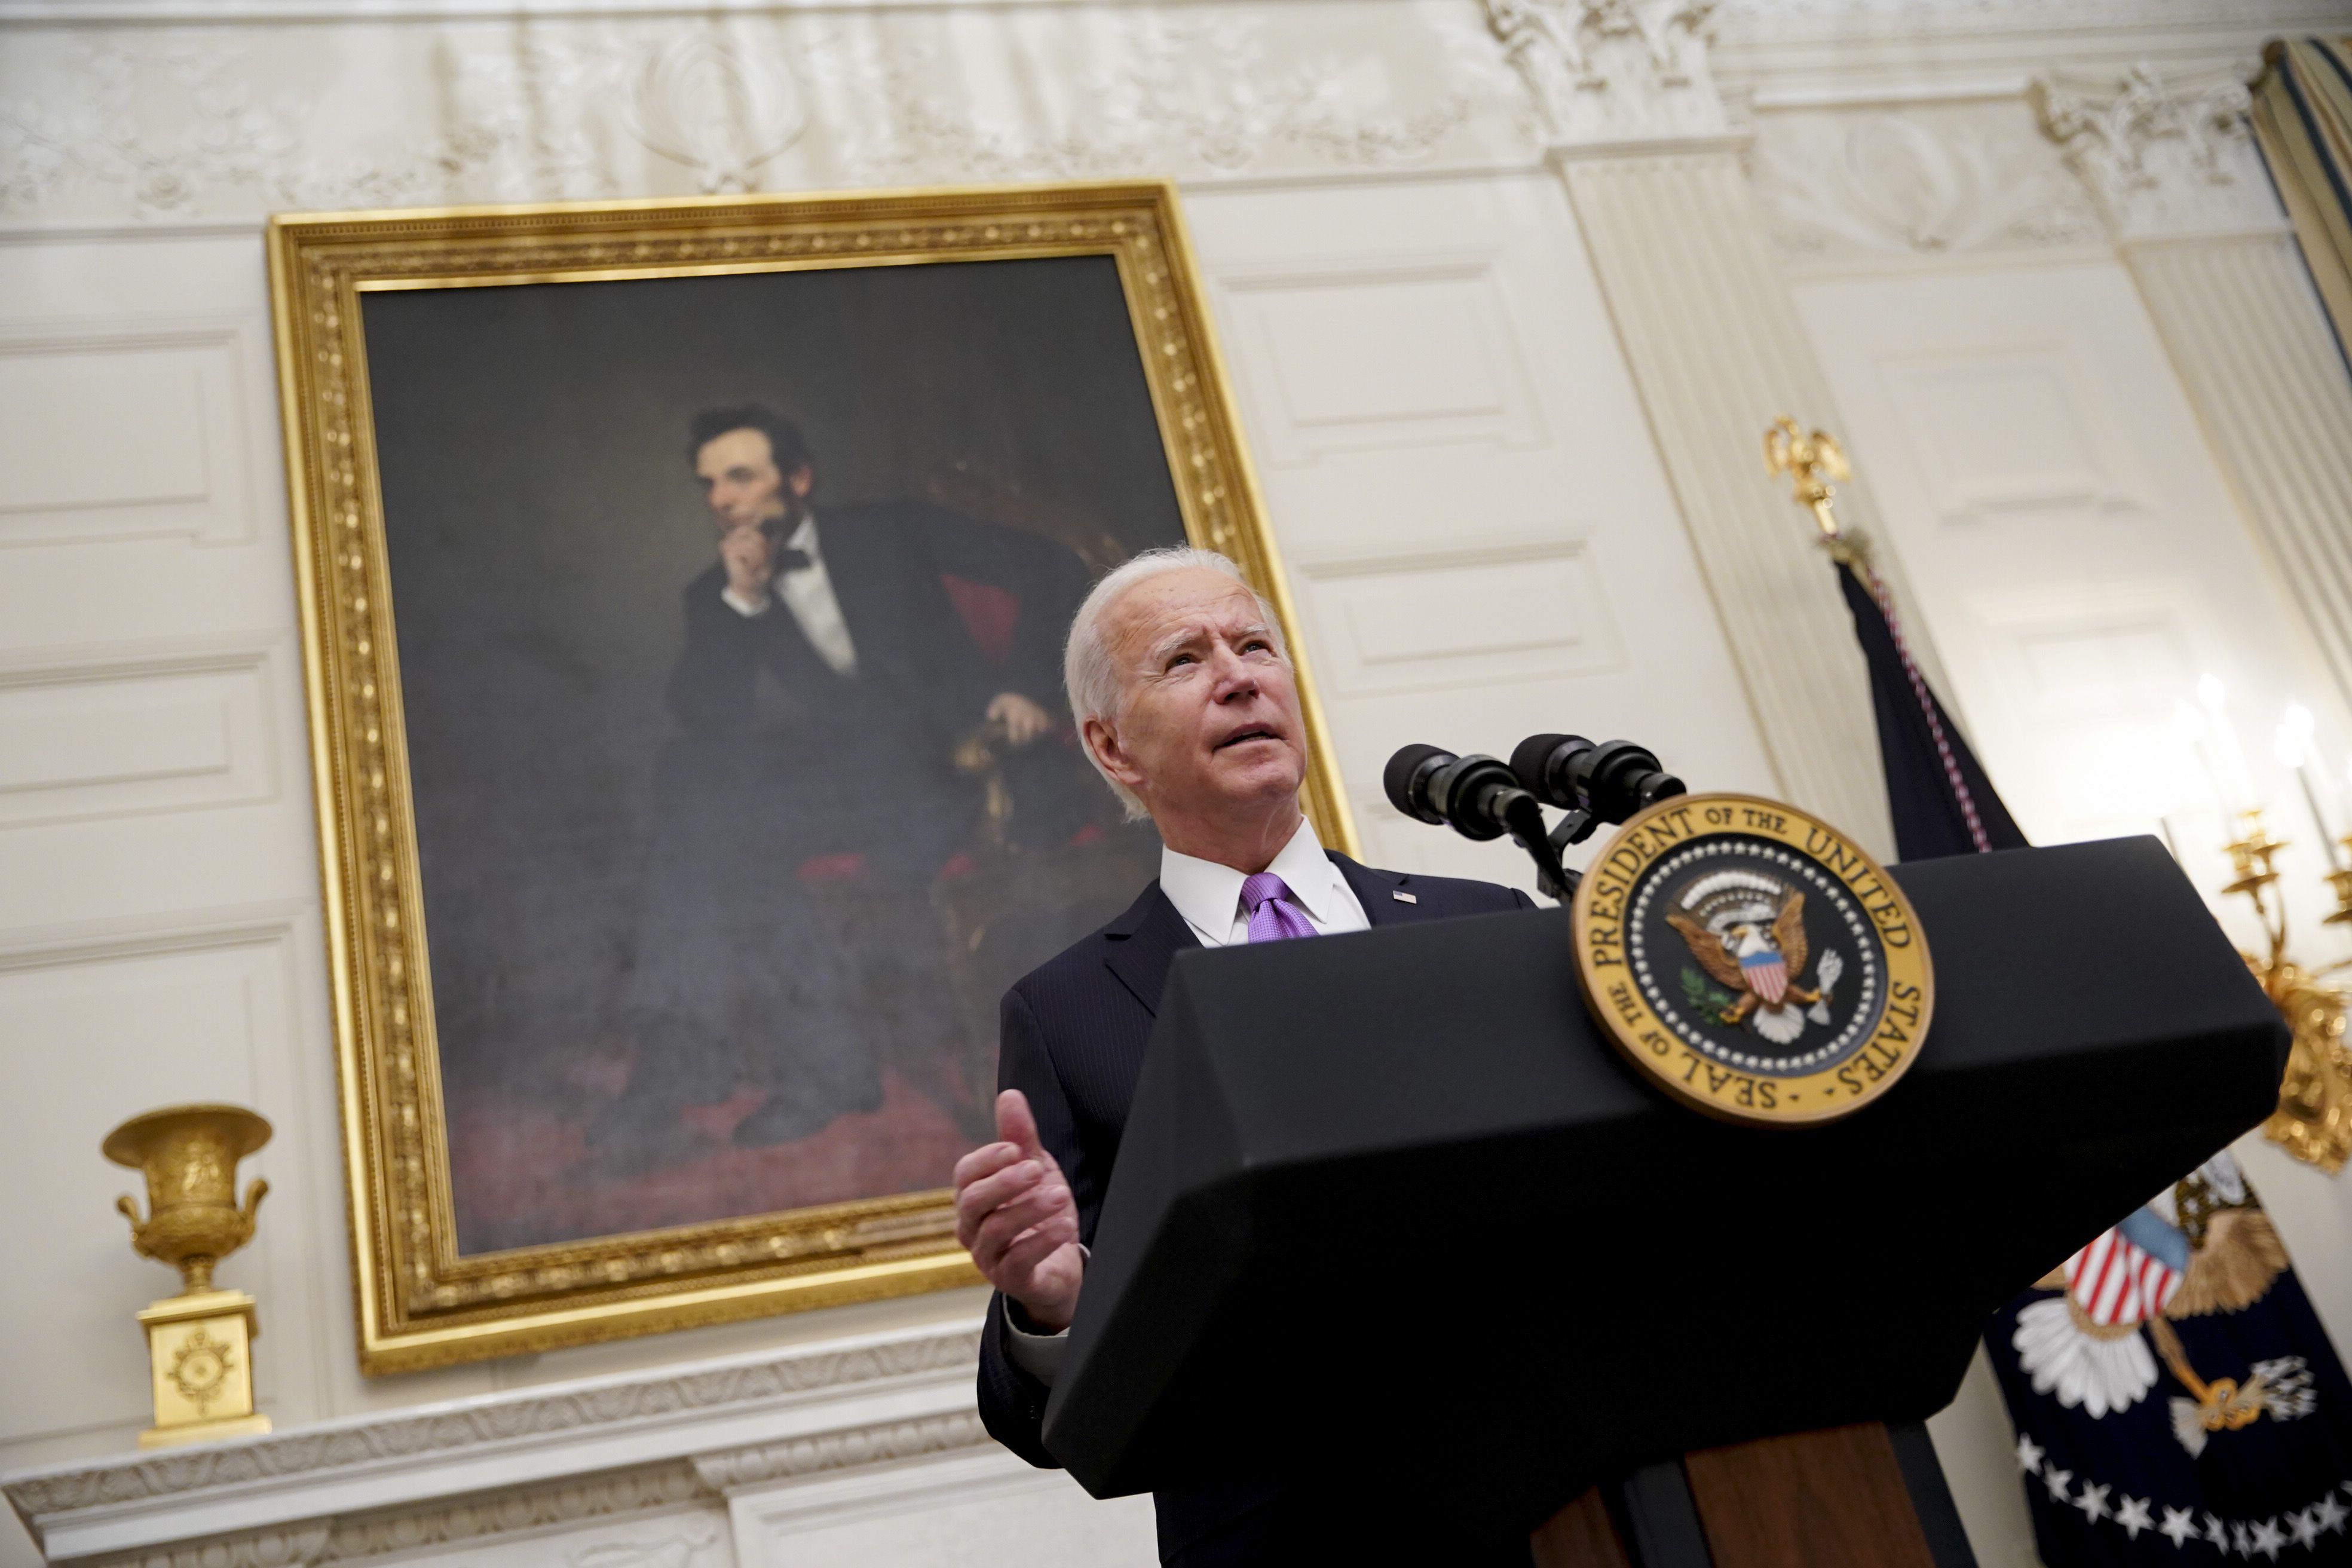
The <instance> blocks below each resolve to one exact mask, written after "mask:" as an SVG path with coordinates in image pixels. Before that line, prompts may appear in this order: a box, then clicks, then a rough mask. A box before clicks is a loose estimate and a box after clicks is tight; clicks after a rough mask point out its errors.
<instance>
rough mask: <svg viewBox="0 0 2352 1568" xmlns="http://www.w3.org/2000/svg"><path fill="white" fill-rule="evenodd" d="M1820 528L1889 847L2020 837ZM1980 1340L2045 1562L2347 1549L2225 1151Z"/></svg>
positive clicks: (2311, 1418) (2257, 1223) (2214, 1558)
mask: <svg viewBox="0 0 2352 1568" xmlns="http://www.w3.org/2000/svg"><path fill="white" fill-rule="evenodd" d="M1824 532H1825V533H1826V534H1827V535H1828V537H1829V539H1830V541H1831V542H1832V552H1833V553H1834V554H1835V555H1836V556H1837V557H1838V567H1837V570H1838V574H1839V578H1840V585H1841V586H1842V587H1843V590H1844V592H1845V599H1846V605H1847V607H1848V608H1849V609H1850V610H1852V611H1853V624H1854V632H1855V635H1856V636H1857V637H1859V638H1860V639H1861V642H1862V651H1863V658H1864V660H1865V661H1866V662H1867V663H1868V665H1869V667H1870V688H1871V697H1872V702H1873V706H1874V709H1875V710H1876V714H1877V720H1878V740H1879V751H1880V753H1881V757H1882V759H1883V762H1884V764H1885V770H1886V793H1887V797H1888V803H1889V805H1891V806H1892V807H1893V813H1894V819H1895V848H1896V851H1897V855H1898V858H1900V859H1903V860H1920V859H1927V858H1933V857H1936V856H1943V855H1965V854H1969V853H1983V852H1986V851H1989V850H1994V849H2011V848H2021V847H2024V845H2025V836H2024V835H2023V834H2022V833H2021V832H2020V831H2019V830H2018V826H2017V823H2016V821H2015V820H2014V819H2013V818H2012V817H2011V816H2010V815H2009V811H2008V808H2007V807H2005V806H2004V805H2002V804H2001V801H2000V795H1997V794H1996V793H1994V790H1993V787H1992V782H1991V780H1990V779H1989V778H1987V777H1986V776H1985V772H1984V769H1983V768H1982V767H1981V766H1980V765H1979V763H1978V762H1977V760H1976V757H1975V756H1974V755H1973V754H1972V753H1971V752H1969V747H1968V742H1966V741H1965V740H1963V739H1962V738H1961V736H1960V733H1959V731H1958V729H1957V728H1956V727H1955V726H1954V725H1953V724H1952V721H1951V718H1950V716H1949V715H1948V713H1946V712H1945V710H1944V707H1943V704H1942V703H1940V702H1939V701H1937V699H1936V694H1935V692H1934V691H1933V690H1931V689H1929V688H1928V685H1927V680H1926V679H1924V678H1923V677H1922V676H1921V674H1920V672H1919V668H1918V666H1917V665H1916V663H1915V662H1914V661H1913V660H1912V658H1911V656H1910V653H1909V651H1908V650H1907V649H1906V647H1905V645H1904V640H1903V630H1902V626H1901V623H1900V621H1899V620H1898V619H1897V618H1896V616H1895V607H1894V605H1893V602H1892V600H1891V599H1890V598H1889V596H1888V595H1887V593H1886V590H1885V586H1884V584H1881V583H1880V581H1879V580H1878V578H1877V576H1876V574H1874V573H1872V572H1871V570H1870V568H1869V565H1868V563H1867V562H1866V561H1864V560H1863V559H1862V558H1861V557H1860V554H1859V552H1858V550H1857V549H1856V547H1855V546H1854V545H1853V543H1852V542H1849V541H1847V540H1845V539H1843V538H1842V537H1841V536H1839V535H1838V534H1837V533H1835V532H1834V531H1831V530H1830V529H1829V527H1828V526H1827V525H1826V524H1825V527H1824ZM2086 1135H2093V1134H2091V1133H2089V1132H2087V1131H2086ZM1990 1190H1992V1189H1991V1187H1990V1186H1989V1191H1990ZM2019 1201H2023V1202H2031V1201H2032V1194H2020V1198H2019ZM1985 1348H1986V1350H1987V1351H1988V1352H1990V1355H1991V1358H1992V1364H1993V1371H1994V1373H1995V1374H1996V1376H1997V1377H1998V1379H1999V1381H2000V1392H2001V1398H2002V1401H2003V1402H2004V1403H2005V1404H2006V1405H2008V1406H2009V1415H2010V1420H2011V1424H2012V1425H2013V1426H2015V1427H2016V1429H2017V1465H2018V1470H2019V1473H2020V1477H2021V1480H2022V1482H2023V1484H2024V1488H2025V1500H2026V1505H2027V1508H2028V1510H2030V1511H2031V1513H2032V1518H2033V1537H2034V1543H2035V1546H2036V1548H2037V1550H2038V1552H2039V1553H2040V1555H2041V1558H2042V1562H2043V1563H2044V1564H2046V1565H2047V1568H2131V1565H2137V1564H2147V1563H2178V1564H2198V1563H2225V1562H2227V1563H2251V1562H2261V1563H2315V1564H2316V1563H2352V1382H2347V1380H2346V1377H2345V1373H2344V1368H2343V1364H2342V1363H2340V1362H2339V1361H2338V1360H2337V1358H2336V1352H2335V1350H2334V1348H2333V1347H2332V1346H2331V1345H2330V1344H2329V1342H2328V1340H2327V1335H2326V1331H2325V1330H2324V1329H2322V1328H2321V1326H2320V1323H2319V1320H2318V1318H2317V1316H2316V1315H2315V1313H2314V1312H2313V1311H2312V1310H2311V1303H2310V1301H2309V1300H2307V1299H2305V1296H2304V1293H2303V1287H2302V1285H2301V1284H2300V1283H2299V1282H2298V1281H2297V1280H2296V1279H2295V1276H2294V1267H2293V1265H2292V1264H2291V1263H2289V1261H2288V1260H2287V1255H2286V1247H2285V1246H2284V1243H2282V1242H2281V1241H2280V1239H2279V1237H2278V1233H2277V1231H2276V1230H2275V1229H2273V1226H2272V1225H2271V1222H2270V1217H2269V1215H2266V1214H2265V1213H2263V1206H2262V1203H2261V1200H2260V1199H2259V1198H2258V1197H2257V1196H2256V1195H2255V1194H2254V1191H2253V1187H2252V1184H2250V1183H2248V1182H2247V1180H2246V1178H2245V1174H2244V1173H2243V1172H2242V1171H2241V1170H2240V1169H2239V1168H2238V1164H2237V1162H2236V1161H2235V1160H2234V1159H2233V1158H2231V1155H2230V1153H2229V1152H2228V1151H2226V1150H2224V1151H2223V1152H2221V1153H2219V1154H2216V1155H2215V1156H2214V1157H2213V1158H2212V1159H2210V1160H2209V1161H2207V1162H2206V1163H2204V1164H2203V1165H2201V1166H2200V1167H2199V1168H2198V1169H2197V1170H2196V1171H2194V1172H2192V1173H2189V1175H2188V1176H2186V1177H2184V1178H2183V1179H2182V1180H2180V1181H2179V1182H2177V1183H2175V1184H2173V1185H2172V1186H2171V1187H2170V1188H2169V1189H2168V1190H2167V1191H2165V1192H2163V1193H2160V1194H2157V1195H2156V1196H2155V1197H2154V1198H2153V1199H2151V1200H2150V1201H2149V1202H2148V1203H2147V1204H2146V1205H2143V1206H2142V1207H2140V1208H2138V1209H2136V1210H2134V1211H2133V1212H2132V1214H2130V1215H2128V1216H2126V1218H2125V1219H2123V1220H2122V1221H2121V1222H2120V1223H2118V1224H2117V1225H2116V1226H2112V1227H2111V1228H2109V1229H2108V1230H2106V1231H2105V1232H2103V1233H2102V1234H2100V1235H2099V1236H2096V1237H2092V1238H2090V1239H2089V1240H2088V1241H2086V1242H2085V1243H2084V1246H2083V1247H2081V1248H2080V1249H2079V1250H2077V1251H2076V1252H2075V1253H2074V1256H2073V1257H2071V1258H2063V1259H2058V1258H2053V1259H2052V1268H2051V1270H2050V1272H2049V1273H2048V1274H2047V1275H2045V1276H2044V1277H2043V1278H2042V1279H2041V1280H2039V1281H2038V1282H2036V1284H2035V1285H2034V1286H2033V1288H2032V1289H2030V1290H2028V1291H2026V1292H2025V1293H2024V1294H2023V1295H2021V1296H2019V1297H2018V1298H2017V1299H2016V1300H2013V1301H2011V1303H2010V1304H2009V1305H2008V1306H2006V1307H2004V1308H2002V1309H2001V1310H2000V1311H1999V1312H1996V1313H1995V1314H1994V1315H1993V1318H1992V1321H1991V1322H1990V1324H1989V1325H1987V1327H1986V1330H1985Z"/></svg>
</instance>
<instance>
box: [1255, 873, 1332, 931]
mask: <svg viewBox="0 0 2352 1568" xmlns="http://www.w3.org/2000/svg"><path fill="white" fill-rule="evenodd" d="M1242 908H1244V909H1245V910H1249V939H1250V941H1252V942H1281V941H1283V940H1284V939H1285V938H1287V937H1294V936H1313V935H1315V934H1316V931H1315V928H1314V926H1313V925H1311V924H1310V923H1308V921H1307V911H1306V910H1302V909H1300V908H1299V907H1298V906H1297V904H1295V903H1292V902H1291V901H1290V884H1289V883H1287V882H1286V881H1284V880H1283V879H1281V878H1279V877H1277V876H1276V875H1275V874H1274V873H1273V872H1271V871H1260V872H1259V873H1258V874H1257V875H1256V876H1255V877H1245V878H1244V879H1242Z"/></svg>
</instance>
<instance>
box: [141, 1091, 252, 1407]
mask: <svg viewBox="0 0 2352 1568" xmlns="http://www.w3.org/2000/svg"><path fill="white" fill-rule="evenodd" d="M269 1131H270V1128H269V1123H268V1122H267V1121H263V1120H262V1119H261V1118H260V1117H259V1116H257V1115H255V1114H254V1113H253V1112H252V1111H250V1110H245V1109H243V1108H242V1107H239V1106H235V1105H173V1106H166V1107H165V1108H163V1110H151V1111H148V1112H147V1113H146V1114H145V1115H143V1116H134V1117H132V1118H131V1120H130V1121H126V1122H124V1123H123V1124H122V1125H121V1126H120V1127H118V1128H116V1129H115V1130H114V1131H111V1132H110V1133H108V1134H107V1135H106V1142H104V1143H102V1144H101V1145H100V1149H101V1151H102V1152H104V1153H105V1155H106V1157H107V1158H108V1159H110V1160H111V1161H113V1162H114V1163H116V1164H118V1165H128V1166H130V1167H131V1169H133V1170H135V1171H140V1172H142V1173H144V1174H145V1175H146V1178H147V1217H146V1218H144V1219H142V1218H140V1216H139V1205H138V1204H137V1203H136V1202H135V1201H134V1200H133V1199H132V1198H131V1196H130V1195H129V1194H124V1195H123V1196H121V1197H120V1198H118V1199H116V1200H115V1205H114V1206H115V1207H116V1208H117V1209H119V1210H121V1212H122V1214H123V1215H124V1217H126V1218H127V1219H129V1220H130V1221H131V1247H132V1248H133V1249H134V1250H135V1251H137V1252H138V1253H139V1254H140V1255H141V1256H142V1257H144V1258H154V1259H155V1260H156V1261H157V1262H159V1263H168V1264H170V1265H172V1266H173V1268H177V1269H178V1270H179V1271H180V1281H181V1284H182V1286H183V1289H182V1290H181V1292H180V1293H179V1294H178V1295H176V1296H167V1297H165V1298H164V1299H163V1300H160V1301H157V1302H155V1303H154V1304H153V1305H152V1306H150V1307H148V1308H146V1309H145V1310H143V1311H142V1312H141V1313H140V1314H139V1322H140V1326H141V1327H142V1328H143V1329H145V1330H146V1331H147V1359H148V1363H149V1370H150V1372H151V1373H152V1384H153V1388H154V1395H155V1425H154V1426H152V1427H150V1428H149V1429H148V1430H146V1431H144V1432H142V1433H141V1434H140V1435H139V1446H140V1447H142V1448H155V1447H163V1446H164V1445H166V1444H172V1443H194V1442H202V1441H204V1440H205V1439H208V1438H215V1437H236V1436H246V1435H247V1434H250V1433H255V1432H267V1431H268V1430H269V1417H268V1416H267V1415H261V1414H260V1413H259V1412H257V1411H256V1410H255V1409H254V1407H253V1342H254V1341H255V1340H256V1339H257V1338H258V1337H259V1336H260V1333H261V1326H260V1321H259V1320H258V1319H257V1318H256V1317H255V1316H254V1300H253V1298H252V1297H251V1296H248V1295H247V1294H246V1293H245V1292H244V1291H242V1290H223V1289H218V1288H216V1287H215V1285H214V1284H213V1269H214V1268H215V1267H216V1266H217V1265H218V1264H219V1262H220V1260H221V1259H222V1258H226V1257H227V1256H228V1255H229V1254H230V1253H232V1252H235V1251H236V1249H237V1248H238V1247H243V1246H244V1245H245V1244H246V1243H247V1242H248V1241H250V1240H252V1239H253V1222H254V1215H255V1212H256V1211H257V1209H258V1208H259V1207H260V1206H261V1200H262V1198H263V1196H264V1195H265V1194H268V1191H269V1184H268V1182H265V1181H263V1180H262V1179H261V1178H260V1177H258V1176H257V1177H255V1178H254V1179H253V1182H252V1184H251V1185H249V1186H247V1188H246V1190H245V1203H244V1204H243V1205H242V1206H240V1205H238V1203H237V1201H236V1163H237V1162H238V1161H239V1160H242V1159H243V1158H245V1156H247V1154H250V1153H252V1152H254V1151H255V1150H257V1149H258V1148H260V1147H261V1146H262V1145H263V1144H265V1143H267V1142H269Z"/></svg>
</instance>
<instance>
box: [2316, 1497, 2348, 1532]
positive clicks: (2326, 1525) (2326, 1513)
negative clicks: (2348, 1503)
mask: <svg viewBox="0 0 2352 1568" xmlns="http://www.w3.org/2000/svg"><path fill="white" fill-rule="evenodd" d="M2311 1517H2312V1518H2314V1519H2315V1520H2317V1521H2319V1528H2320V1529H2322V1530H2342V1529H2343V1528H2344V1521H2345V1518H2346V1514H2345V1510H2344V1505H2343V1504H2342V1503H2340V1502H2337V1501H2336V1494H2335V1493H2334V1492H2329V1493H2328V1494H2327V1495H2326V1497H2324V1498H2321V1499H2320V1500H2319V1501H2318V1502H2316V1503H2315V1504H2314V1505H2313V1506H2312V1510H2311Z"/></svg>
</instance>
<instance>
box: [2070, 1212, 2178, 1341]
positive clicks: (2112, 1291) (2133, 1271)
mask: <svg viewBox="0 0 2352 1568" xmlns="http://www.w3.org/2000/svg"><path fill="white" fill-rule="evenodd" d="M2179 1284H2180V1276H2179V1274H2177V1273H2175V1272H2173V1270H2172V1269H2171V1268H2168V1267H2167V1266H2166V1265H2165V1264H2164V1263H2163V1262H2162V1261H2160V1260H2159V1259H2158V1258H2155V1257H2153V1256H2151V1255H2150V1254H2148V1253H2147V1252H2145V1251H2143V1250H2142V1249H2141V1248H2139V1247H2136V1246H2134V1245H2133V1244H2132V1243H2130V1242H2128V1241H2126V1240H2125V1239H2124V1238H2123V1234H2122V1232H2120V1231H2116V1230H2107V1231H2104V1232H2102V1233H2101V1234H2100V1236H2099V1238H2098V1240H2096V1241H2095V1242H2093V1243H2091V1245H2090V1246H2088V1247H2084V1248H2083V1249H2082V1250H2081V1251H2080V1252H2077V1253H2076V1254H2074V1257H2072V1258H2068V1259H2067V1260H2066V1289H2068V1290H2069V1291H2071V1292H2073V1294H2074V1301H2075V1304H2076V1305H2078V1306H2080V1307H2081V1308H2082V1309H2083V1310H2084V1313H2085V1314H2086V1315H2088V1316H2089V1318H2090V1320H2091V1321H2093V1322H2095V1323H2096V1324H2098V1325H2099V1326H2100V1327H2102V1328H2106V1327H2109V1326H2112V1325H2115V1324H2118V1323H2121V1324H2131V1323H2141V1322H2146V1321H2147V1320H2148V1319H2150V1318H2153V1317H2155V1316H2156V1315H2157V1314H2158V1312H2161V1311H2163V1310H2164V1304H2165V1303H2166V1302H2167V1301H2168V1300H2171V1299H2172V1292H2173V1291H2174V1290H2175V1289H2177V1288H2179Z"/></svg>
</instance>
